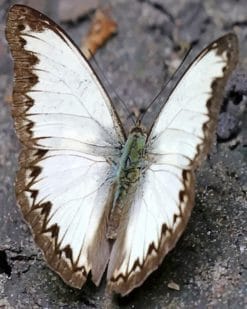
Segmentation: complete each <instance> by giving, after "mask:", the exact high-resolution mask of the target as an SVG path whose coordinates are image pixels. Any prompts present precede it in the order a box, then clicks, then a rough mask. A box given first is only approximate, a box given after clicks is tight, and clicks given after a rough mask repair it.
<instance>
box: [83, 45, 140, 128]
mask: <svg viewBox="0 0 247 309" xmlns="http://www.w3.org/2000/svg"><path fill="white" fill-rule="evenodd" d="M89 53H90V55H91V59H92V60H93V62H94V63H95V65H96V66H97V69H98V71H99V73H100V75H102V76H103V78H104V80H105V81H106V84H107V87H108V88H109V89H110V90H111V92H113V93H114V94H115V96H116V98H117V99H118V101H119V102H121V104H122V105H123V107H124V109H125V111H126V112H127V114H129V115H130V119H131V121H132V122H133V125H135V124H136V121H135V119H134V118H133V115H132V114H130V112H129V109H128V106H127V104H126V103H125V102H124V100H123V99H122V98H121V97H120V96H119V95H118V93H117V92H116V90H115V89H114V88H113V87H112V85H111V83H110V82H109V81H108V79H107V78H106V75H105V74H104V72H103V70H102V68H101V67H100V65H99V63H98V61H97V60H96V58H95V56H94V55H93V54H92V52H91V51H90V50H89Z"/></svg>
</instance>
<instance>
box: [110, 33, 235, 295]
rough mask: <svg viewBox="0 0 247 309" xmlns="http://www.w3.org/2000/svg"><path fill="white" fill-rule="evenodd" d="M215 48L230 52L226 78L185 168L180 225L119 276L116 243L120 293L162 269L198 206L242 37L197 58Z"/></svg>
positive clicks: (217, 86)
mask: <svg viewBox="0 0 247 309" xmlns="http://www.w3.org/2000/svg"><path fill="white" fill-rule="evenodd" d="M212 48H216V49H217V53H218V55H221V54H222V53H223V52H225V51H226V53H227V64H226V66H225V68H224V77H222V78H216V79H215V80H214V81H213V83H212V85H211V87H212V96H211V98H210V99H209V100H208V101H207V108H208V113H209V118H210V120H209V121H207V122H206V123H205V124H204V126H203V130H204V139H203V142H202V143H201V144H200V145H199V146H198V147H197V154H196V156H195V158H194V160H193V162H192V163H191V170H183V182H184V190H182V191H180V192H179V200H180V206H181V205H182V204H183V205H184V207H182V208H183V210H182V209H181V207H180V215H179V216H174V225H175V224H177V223H178V225H177V227H176V229H175V230H174V231H170V230H169V229H168V228H167V226H166V225H163V226H162V229H161V233H160V239H159V245H158V248H157V249H155V246H154V244H153V243H151V244H150V246H149V250H148V253H147V256H146V259H145V260H144V262H143V263H142V264H141V263H140V261H139V259H137V260H136V261H135V263H134V264H133V267H132V269H131V270H130V271H129V272H128V273H121V274H119V275H118V276H114V269H115V268H116V266H117V265H119V264H121V261H120V262H119V259H120V258H119V256H118V254H119V248H123V243H120V242H119V244H118V246H117V247H114V246H113V250H112V253H111V257H110V265H109V268H108V280H109V281H108V287H109V289H110V290H111V291H114V292H116V293H120V294H121V295H127V294H128V293H130V292H131V291H132V290H133V289H134V288H136V287H138V286H140V285H141V284H142V283H143V282H144V280H145V279H146V278H147V277H148V276H149V274H150V273H152V272H153V271H154V270H156V269H157V268H158V266H159V265H160V264H161V263H162V261H163V259H164V257H165V256H166V254H167V253H168V252H169V251H170V250H172V249H173V248H174V247H175V245H176V243H177V241H178V239H179V238H180V236H181V234H182V233H183V231H184V229H185V227H186V225H187V222H188V220H189V217H190V214H191V211H192V208H193V206H194V169H195V168H196V167H197V166H198V165H199V164H200V162H201V160H202V157H203V156H204V155H206V154H207V153H208V151H209V148H210V146H211V143H212V139H213V133H214V130H215V127H216V124H217V116H218V113H219V110H220V104H221V100H222V96H223V90H224V87H225V85H226V82H227V79H228V77H229V75H230V74H231V72H232V71H233V69H234V68H235V66H236V64H237V60H238V40H237V37H236V35H235V34H227V35H225V36H223V37H221V38H219V39H218V40H216V41H215V42H213V43H211V44H210V45H209V46H208V47H207V48H205V49H204V50H203V51H202V52H201V53H200V54H199V56H198V57H197V58H196V59H195V60H194V61H199V60H200V58H201V57H203V55H205V54H206V53H207V52H208V51H210V50H211V49H212ZM186 71H187V70H186ZM185 73H186V72H185ZM181 79H182V78H181ZM181 79H180V80H181ZM178 220H179V221H178ZM126 221H127V220H126ZM177 221H178V222H177ZM127 225H128V222H125V224H124V226H125V229H124V230H123V234H124V233H126V229H127ZM120 238H121V239H122V241H123V240H124V235H120Z"/></svg>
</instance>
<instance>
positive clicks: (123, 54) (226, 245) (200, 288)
mask: <svg viewBox="0 0 247 309" xmlns="http://www.w3.org/2000/svg"><path fill="white" fill-rule="evenodd" d="M14 3H25V4H28V5H30V6H32V7H35V8H38V9H40V10H42V11H43V12H45V13H47V14H49V16H51V17H52V18H53V19H55V20H56V21H57V22H58V23H59V24H61V25H62V27H64V29H65V30H66V31H67V32H68V34H69V35H70V36H71V37H72V38H73V39H74V41H75V42H76V43H77V44H80V41H81V39H82V38H83V37H84V36H85V34H86V33H87V31H88V27H89V25H90V17H91V16H92V14H93V12H94V9H95V7H97V1H89V0H84V1H82V0H81V1H76V0H71V1H66V3H65V1H48V0H47V1H46V0H42V1H41V0H39V1H34V0H26V1H3V0H1V1H0V308H90V307H92V308H104V307H109V308H110V307H113V308H118V307H119V308H120V307H121V308H246V307H247V274H246V269H247V254H246V252H247V251H246V236H247V234H246V232H247V231H246V230H247V229H246V219H247V215H246V213H247V212H246V206H247V203H246V192H247V173H246V172H247V162H246V157H247V149H246V147H247V137H246V133H247V132H246V129H247V117H246V116H247V112H246V101H247V75H246V68H247V56H246V55H247V6H246V1H245V0H239V1H237V0H218V1H211V0H205V1H198V0H188V1H185V0H184V1H173V0H142V1H141V0H139V1H138V0H132V1H131V0H111V1H101V2H100V4H101V6H104V7H107V8H108V10H109V12H110V13H111V15H112V17H113V18H114V20H115V21H116V22H117V25H118V33H117V35H115V36H114V38H112V39H111V40H109V42H108V43H107V44H106V45H105V46H104V47H103V48H101V49H100V50H99V51H98V52H97V54H96V60H97V63H98V66H97V67H96V71H97V72H100V71H101V72H104V74H100V75H101V78H102V79H103V80H104V81H106V80H108V83H105V85H106V88H107V89H108V92H109V93H110V94H111V95H112V98H113V102H114V103H115V104H116V106H117V109H118V111H119V113H120V116H121V119H122V120H123V121H124V122H125V123H126V124H127V125H126V126H127V127H128V121H129V119H130V114H131V113H138V112H142V111H144V110H145V107H146V106H147V105H148V103H149V102H150V101H151V100H152V98H153V97H154V96H155V94H156V93H157V92H158V91H159V90H160V89H161V87H162V85H164V83H165V81H167V80H168V79H169V77H170V76H171V74H172V72H174V70H175V68H176V67H177V66H178V65H179V63H180V61H181V59H182V58H183V55H184V53H185V51H186V49H187V48H188V47H189V46H190V45H193V46H194V49H195V53H196V51H199V50H200V49H201V48H202V46H204V45H205V44H207V43H209V42H211V41H212V40H213V39H215V38H217V37H219V36H220V35H221V34H224V33H226V32H229V31H235V33H236V34H237V35H238V37H239V42H240V60H239V65H238V68H237V70H236V71H235V73H234V74H233V75H232V77H231V79H230V81H229V83H228V86H227V89H226V92H225V97H224V102H223V105H222V112H221V115H220V120H219V125H218V130H217V132H218V135H217V136H218V138H217V141H216V142H215V145H214V147H213V148H212V151H211V154H210V156H209V158H208V159H207V160H206V161H205V163H204V164H203V166H202V167H201V168H200V169H199V170H198V172H197V190H196V206H195V208H194V211H193V213H192V217H191V220H190V222H189V224H188V227H187V229H186V231H185V233H184V235H183V236H182V238H181V239H180V241H179V242H178V244H177V246H176V248H175V249H174V250H173V251H172V252H171V253H170V254H169V255H168V256H167V257H166V259H165V261H164V263H163V264H162V265H161V267H160V268H159V269H158V270H157V271H156V272H155V273H153V274H152V275H151V276H150V277H149V279H148V280H147V281H146V282H145V283H144V284H143V285H142V286H141V287H140V288H138V289H136V290H135V291H134V292H133V293H131V294H130V295H129V296H128V297H126V298H122V299H121V298H119V297H117V296H115V297H113V298H111V296H109V295H107V294H106V293H105V283H104V282H103V283H102V284H101V286H100V287H99V288H96V287H95V286H93V285H92V284H91V283H90V282H89V283H88V284H87V285H86V286H85V288H83V289H82V290H81V291H77V290H73V289H71V288H69V287H68V286H66V285H65V284H64V283H63V282H62V281H61V280H60V279H59V278H58V277H57V276H56V275H55V274H54V273H53V272H52V271H51V270H50V269H49V268H48V267H47V266H46V264H45V262H44V260H43V258H42V255H41V253H40V251H39V250H38V249H37V247H36V246H35V244H34V243H33V240H32V237H31V234H30V231H29V229H28V227H27V226H26V224H25V223H24V222H23V220H22V217H21V214H20V212H19V210H18V208H17V206H16V200H15V194H14V179H15V172H16V170H17V166H18V164H17V158H18V152H19V145H18V142H17V139H16V136H15V132H14V129H13V121H12V119H11V114H10V106H9V102H10V101H11V83H12V61H11V58H10V56H9V51H8V47H7V45H6V41H5V38H4V25H5V15H6V11H7V9H8V7H9V6H10V5H11V4H14ZM68 3H69V4H71V5H68ZM82 3H83V5H82ZM64 4H65V5H64ZM84 5H85V6H84ZM88 7H91V10H89V11H90V14H86V13H85V12H88ZM102 75H103V76H102ZM113 89H115V90H114V91H113ZM116 92H117V93H118V96H119V97H121V98H122V99H123V100H124V101H125V102H126V104H127V106H128V111H129V112H128V113H127V112H126V110H125V109H124V108H123V105H122V104H121V103H120V101H119V99H118V97H117V96H116ZM156 110H157V108H155V106H153V107H152V108H151V110H150V111H149V113H148V115H147V117H146V119H147V124H150V123H151V121H152V119H154V117H155V111H156ZM244 133H245V135H244ZM103 281H104V280H103ZM172 283H176V284H177V285H175V287H176V289H174V284H173V285H172ZM172 287H173V288H172Z"/></svg>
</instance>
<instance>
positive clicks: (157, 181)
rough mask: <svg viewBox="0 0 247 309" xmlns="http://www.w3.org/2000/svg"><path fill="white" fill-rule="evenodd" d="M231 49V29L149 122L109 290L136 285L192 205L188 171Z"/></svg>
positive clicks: (206, 143) (207, 130)
mask: <svg viewBox="0 0 247 309" xmlns="http://www.w3.org/2000/svg"><path fill="white" fill-rule="evenodd" d="M237 50H238V47H237V38H236V36H235V35H233V34H228V35H226V36H224V37H222V38H220V39H218V40H217V41H215V42H214V43H212V44H211V45H209V47H207V48H206V49H205V50H203V51H202V53H201V54H200V55H199V56H198V57H197V58H196V59H195V60H194V62H193V63H192V64H191V66H190V67H189V68H188V70H187V71H186V72H185V74H184V75H183V76H182V78H181V80H180V81H179V83H178V84H177V85H176V87H175V89H174V90H173V92H172V93H171V95H170V97H169V99H168V101H167V102H166V104H165V105H164V107H163V108H162V110H161V112H160V114H159V116H158V118H157V119H156V121H155V122H154V125H153V127H152V129H151V131H150V133H149V136H148V141H147V149H146V157H147V158H146V160H147V167H146V170H144V172H143V175H142V178H141V184H140V187H139V189H138V191H137V192H136V195H135V198H134V202H133V203H132V205H131V206H130V210H129V213H128V216H126V217H125V220H124V222H122V226H121V229H120V230H121V233H120V235H119V236H118V238H117V240H116V242H115V244H114V246H113V250H112V253H111V257H110V262H109V267H108V280H109V287H110V289H111V290H114V291H116V292H118V293H121V294H122V295H125V294H127V293H129V292H130V291H131V290H132V289H133V288H134V287H136V286H139V285H140V284H141V283H142V282H143V281H144V280H145V278H146V277H147V276H148V275H149V274H150V273H151V272H152V271H153V270H155V269H156V268H157V267H158V266H159V264H160V263H161V262H162V260H163V258H164V257H165V255H166V254H167V253H168V252H169V251H170V250H171V249H172V248H173V247H174V246H175V244H176V242H177V240H178V238H179V237H180V235H181V233H182V232H183V230H184V228H185V226H186V224H187V221H188V219H189V216H190V213H191V210H192V207H193V204H194V170H195V168H196V167H197V166H198V165H199V163H200V162H201V158H202V157H203V156H204V155H205V154H207V152H208V150H209V147H210V144H211V141H212V137H213V132H214V129H215V126H216V120H217V115H218V111H219V109H220V103H221V99H222V95H223V89H224V86H225V84H226V81H227V78H228V76H229V74H230V73H231V72H232V70H233V69H234V67H235V65H236V62H237Z"/></svg>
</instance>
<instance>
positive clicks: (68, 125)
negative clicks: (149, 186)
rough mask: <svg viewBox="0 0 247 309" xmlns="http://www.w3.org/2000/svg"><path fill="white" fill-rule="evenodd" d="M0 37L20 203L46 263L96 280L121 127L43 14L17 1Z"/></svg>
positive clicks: (105, 249)
mask: <svg viewBox="0 0 247 309" xmlns="http://www.w3.org/2000/svg"><path fill="white" fill-rule="evenodd" d="M6 37H7V40H8V43H9V45H10V50H11V53H12V56H13V58H14V74H15V83H14V91H13V103H12V114H13V118H14V121H15V127H16V131H17V135H18V137H19V139H20V141H21V142H22V151H21V155H20V160H19V162H20V169H19V172H18V175H17V182H16V193H17V200H18V204H19V205H20V209H21V211H22V213H23V215H24V218H25V219H26V221H27V222H28V223H29V225H30V226H31V230H32V232H33V235H34V239H35V241H36V243H37V244H38V245H39V247H40V248H41V249H42V251H43V253H44V255H45V257H46V260H47V262H48V265H49V266H50V267H51V268H52V269H54V270H55V271H56V272H57V273H58V274H59V275H60V276H61V277H62V278H63V280H64V281H65V282H67V283H68V284H70V285H71V286H74V287H77V288H80V287H81V286H82V285H83V283H84V282H85V281H86V279H87V276H88V274H89V272H90V271H91V273H92V279H93V281H94V282H95V283H96V284H99V282H100V279H101V276H102V275H103V273H104V270H105V267H106V265H107V262H108V259H109V254H110V245H109V242H108V241H107V239H106V236H105V235H106V218H107V212H108V211H109V205H110V204H109V200H108V199H110V198H111V195H112V193H111V186H112V173H111V172H112V171H111V166H110V162H111V160H114V159H115V156H118V155H119V153H118V150H117V148H119V145H120V144H121V143H124V140H125V136H124V132H123V129H122V127H121V125H120V123H119V121H118V117H117V114H116V113H115V111H114V109H113V107H112V105H111V102H110V100H109V98H108V96H107V95H106V93H105V91H104V89H103V87H102V86H101V84H100V82H99V80H98V79H97V77H96V75H95V73H94V72H93V70H92V69H91V67H90V66H89V64H88V63H87V61H86V60H85V58H84V57H83V56H82V55H81V53H80V52H79V50H78V48H77V47H76V46H75V45H74V44H73V42H72V41H71V40H70V39H69V37H68V36H67V35H66V34H65V33H64V32H63V31H62V30H61V28H60V27H59V26H57V25H56V24H55V23H54V22H53V21H51V20H50V19H49V18H48V17H46V16H45V15H43V14H41V13H39V12H37V11H35V10H33V9H31V8H29V7H26V6H22V5H15V6H13V7H12V8H11V9H10V11H9V13H8V19H7V26H6ZM98 252H100V254H98Z"/></svg>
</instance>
